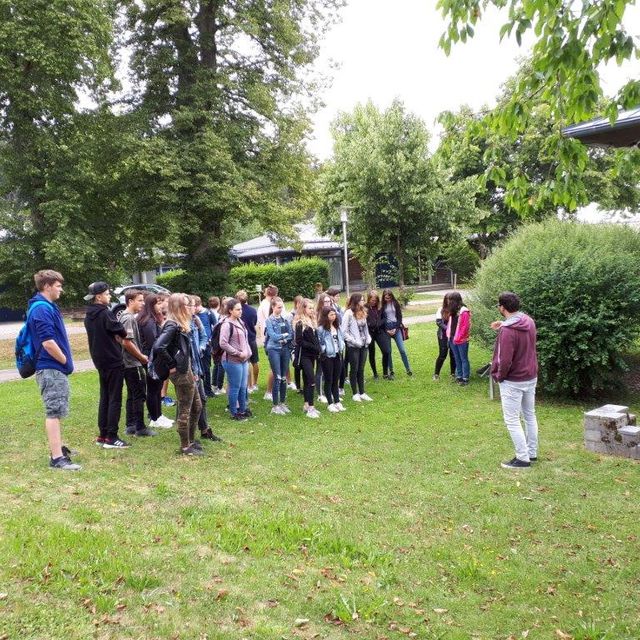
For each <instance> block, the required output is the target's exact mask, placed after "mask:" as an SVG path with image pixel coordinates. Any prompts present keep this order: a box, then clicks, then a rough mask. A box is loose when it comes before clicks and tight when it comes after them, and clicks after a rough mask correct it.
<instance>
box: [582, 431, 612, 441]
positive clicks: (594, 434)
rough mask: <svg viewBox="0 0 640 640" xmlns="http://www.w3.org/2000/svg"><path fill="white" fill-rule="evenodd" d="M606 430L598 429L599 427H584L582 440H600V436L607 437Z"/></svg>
mask: <svg viewBox="0 0 640 640" xmlns="http://www.w3.org/2000/svg"><path fill="white" fill-rule="evenodd" d="M607 433H609V432H608V431H600V429H585V430H584V440H585V442H587V441H588V442H601V441H602V436H605V437H607Z"/></svg>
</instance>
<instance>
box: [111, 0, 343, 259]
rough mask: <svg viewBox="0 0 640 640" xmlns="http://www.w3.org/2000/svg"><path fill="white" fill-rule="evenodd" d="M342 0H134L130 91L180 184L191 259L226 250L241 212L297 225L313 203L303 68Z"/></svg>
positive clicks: (166, 190) (268, 222) (281, 226)
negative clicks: (296, 222) (307, 144)
mask: <svg viewBox="0 0 640 640" xmlns="http://www.w3.org/2000/svg"><path fill="white" fill-rule="evenodd" d="M341 5H342V0H306V1H298V0H260V1H258V2H254V1H251V2H249V1H246V0H202V1H200V2H192V1H187V0H170V1H168V2H165V3H158V2H155V1H147V2H138V1H133V0H128V1H127V2H126V3H125V8H126V13H125V16H124V17H125V22H124V27H123V30H124V32H125V33H126V34H129V36H130V37H129V45H130V47H131V48H132V51H133V56H132V64H131V67H132V73H133V77H134V79H135V82H134V90H133V92H132V96H131V103H132V105H133V108H134V111H135V112H136V113H138V114H140V116H141V117H142V118H143V119H144V120H145V121H146V122H148V127H147V131H146V132H145V135H147V136H149V137H152V138H159V139H161V140H162V141H163V145H166V152H167V154H168V157H172V158H175V160H176V165H175V167H174V170H175V171H176V173H179V174H180V175H182V176H183V178H184V179H182V180H180V181H179V184H172V185H170V184H166V183H158V184H157V185H156V187H157V189H156V191H154V192H153V193H154V194H155V195H157V196H158V197H159V198H162V199H163V200H165V201H166V200H169V199H171V197H173V196H176V200H175V202H173V204H172V206H171V209H170V211H171V215H173V216H175V217H176V218H177V219H180V220H181V222H182V233H181V238H180V244H181V245H182V246H183V247H184V248H185V253H186V258H185V267H186V268H187V269H197V268H206V267H207V266H209V265H212V264H216V263H218V264H219V263H220V262H226V249H227V246H228V244H229V240H230V237H231V232H232V231H234V230H235V229H236V228H237V223H238V221H240V222H241V223H242V224H248V223H251V222H252V221H255V220H258V221H260V222H261V223H262V225H263V227H264V228H266V229H269V230H270V231H273V232H275V233H278V232H280V233H285V232H287V231H289V230H290V228H291V224H292V222H293V221H295V220H297V219H298V218H299V217H300V215H301V214H302V213H304V212H305V211H306V209H308V207H309V206H310V204H311V203H312V201H313V195H314V192H313V190H312V189H311V188H310V186H309V185H310V183H311V182H312V181H311V168H310V165H311V163H310V159H309V157H308V154H307V152H306V150H305V148H304V144H303V139H304V136H305V135H306V133H307V129H308V120H307V118H306V115H305V110H304V109H303V106H302V104H301V98H302V97H303V95H304V94H305V92H308V91H311V89H312V85H311V83H310V79H309V78H308V77H307V74H306V69H307V68H308V66H309V65H310V63H311V62H312V61H313V60H314V59H315V57H316V55H317V42H318V38H319V37H321V36H322V34H323V33H324V31H325V29H326V28H327V26H328V25H329V24H330V23H331V21H332V20H333V16H335V15H336V14H335V10H336V9H337V8H338V7H339V6H341Z"/></svg>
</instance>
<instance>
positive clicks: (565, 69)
mask: <svg viewBox="0 0 640 640" xmlns="http://www.w3.org/2000/svg"><path fill="white" fill-rule="evenodd" d="M489 4H491V5H493V6H495V7H497V8H498V9H504V7H505V6H506V5H507V3H506V2H505V0H439V1H438V8H440V9H441V11H442V13H443V15H444V16H445V17H447V18H448V19H449V24H448V26H447V30H446V32H445V33H444V34H443V35H442V37H441V39H440V46H441V47H442V48H443V49H444V51H445V52H446V53H449V51H450V49H451V46H452V45H453V44H454V43H456V42H458V41H461V42H466V40H467V39H469V38H472V37H473V35H474V32H475V27H476V25H477V23H478V22H479V21H481V19H482V15H483V10H484V8H485V7H486V6H487V5H489ZM627 4H629V2H628V0H598V1H596V0H585V1H584V2H581V3H576V2H572V1H571V0H514V1H513V2H510V3H509V13H508V19H507V21H506V22H505V23H504V25H503V26H502V28H501V30H500V38H503V37H505V36H507V35H508V36H512V35H513V37H515V39H516V41H517V42H518V44H521V42H522V37H523V35H524V34H526V33H527V32H529V31H533V33H534V35H535V38H536V39H535V42H534V45H533V50H532V54H531V59H530V72H529V73H526V74H520V75H519V76H518V78H517V80H516V82H515V84H514V87H513V91H512V93H511V95H510V96H509V98H508V100H506V101H505V102H504V104H503V105H502V108H501V109H500V110H496V111H493V112H492V113H491V115H490V126H491V128H492V130H493V131H494V132H495V133H496V134H499V135H502V136H509V137H510V138H511V139H512V140H513V139H515V138H517V137H518V136H519V135H521V134H522V133H523V132H524V131H525V130H526V129H527V127H528V124H529V122H530V119H531V118H532V117H533V116H534V113H535V107H536V105H538V104H539V103H540V102H542V103H544V104H546V105H548V109H549V116H550V118H551V119H552V121H553V122H554V127H553V130H552V131H551V132H550V134H549V136H548V139H547V143H546V150H547V152H548V154H550V155H551V156H553V157H556V158H557V159H558V162H557V164H556V166H555V168H554V170H553V172H552V173H551V174H550V175H549V176H548V178H546V180H545V183H546V189H547V191H548V194H549V197H551V198H552V200H553V204H554V205H556V206H561V207H565V208H567V209H569V210H571V209H573V208H575V205H574V202H575V194H576V193H582V192H583V191H584V189H585V187H584V170H585V168H586V166H587V163H588V160H587V150H586V149H585V148H584V146H583V145H581V144H580V143H579V142H577V141H575V140H571V139H565V138H563V137H562V135H561V133H560V130H561V128H562V127H563V126H566V125H568V124H571V123H573V122H578V121H582V120H586V119H588V118H592V117H594V116H596V115H601V114H602V113H605V114H606V115H607V116H608V117H609V118H610V119H611V121H612V122H613V121H614V120H615V118H616V114H617V112H618V109H620V108H622V109H626V108H630V107H633V106H637V105H638V103H640V81H639V80H632V81H629V82H628V83H627V84H625V85H624V86H623V87H622V88H621V89H620V91H619V92H618V94H617V96H615V98H613V99H609V100H605V96H604V92H603V89H602V83H601V80H600V74H599V71H598V69H599V67H600V65H602V64H604V63H607V62H608V61H610V60H615V61H616V62H617V63H618V64H620V63H621V62H623V61H624V60H629V59H631V58H632V57H637V55H638V53H639V50H638V42H637V39H636V38H635V37H633V36H631V35H630V34H629V33H628V32H627V30H626V29H625V28H624V26H623V18H624V13H625V8H626V6H627ZM603 103H604V104H603ZM523 179H524V178H523V177H522V176H514V177H513V178H512V179H510V180H509V181H508V184H509V187H510V188H511V190H512V194H513V201H512V207H513V208H515V209H517V210H518V211H519V212H524V213H525V214H527V213H529V212H530V210H531V204H530V201H529V197H528V196H527V193H526V191H527V190H526V188H523V182H522V180H523Z"/></svg>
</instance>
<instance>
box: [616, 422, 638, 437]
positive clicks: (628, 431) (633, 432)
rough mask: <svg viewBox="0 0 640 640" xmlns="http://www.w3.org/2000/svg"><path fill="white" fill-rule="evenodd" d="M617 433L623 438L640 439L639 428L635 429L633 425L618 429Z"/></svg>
mask: <svg viewBox="0 0 640 640" xmlns="http://www.w3.org/2000/svg"><path fill="white" fill-rule="evenodd" d="M618 433H619V434H621V435H623V436H636V437H637V438H639V439H640V427H635V426H633V425H628V426H626V427H620V428H619V429H618Z"/></svg>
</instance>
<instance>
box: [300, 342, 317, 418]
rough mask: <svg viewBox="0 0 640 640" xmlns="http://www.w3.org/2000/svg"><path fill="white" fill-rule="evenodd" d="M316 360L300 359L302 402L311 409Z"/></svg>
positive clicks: (305, 357) (314, 385)
mask: <svg viewBox="0 0 640 640" xmlns="http://www.w3.org/2000/svg"><path fill="white" fill-rule="evenodd" d="M315 364H316V358H312V357H310V356H305V355H302V357H301V358H300V368H301V369H302V384H303V389H304V401H305V402H306V403H307V404H308V405H309V406H310V407H313V394H314V392H315V389H316V374H315V371H314V369H315Z"/></svg>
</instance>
